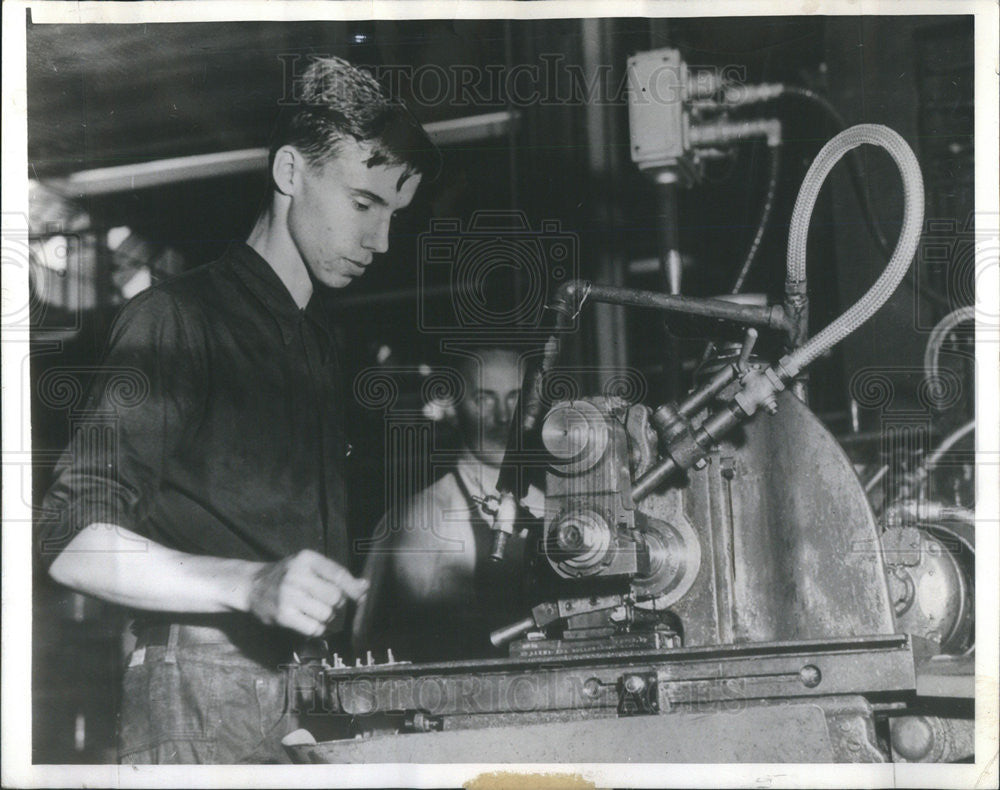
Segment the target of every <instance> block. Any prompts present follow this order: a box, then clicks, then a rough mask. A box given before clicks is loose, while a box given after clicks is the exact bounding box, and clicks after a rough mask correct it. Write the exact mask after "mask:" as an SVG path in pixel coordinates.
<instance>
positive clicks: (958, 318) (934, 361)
mask: <svg viewBox="0 0 1000 790" xmlns="http://www.w3.org/2000/svg"><path fill="white" fill-rule="evenodd" d="M975 318H976V308H974V307H972V306H971V305H970V306H968V307H959V308H958V309H957V310H954V311H952V312H950V313H948V315H946V316H945V317H944V318H942V319H941V320H940V321H939V322H938V324H937V326H935V327H934V329H933V330H931V336H930V338H929V339H928V341H927V350H926V351H924V375H925V376H926V377H927V378H928V379H929V380H931V381H936V380H937V375H938V357H939V356H940V354H941V346H942V344H943V343H944V341H945V338H946V337H948V333H949V332H950V331H951V330H952V329H954V328H955V327H956V326H958V325H959V324H961V323H964V322H965V321H974V320H975Z"/></svg>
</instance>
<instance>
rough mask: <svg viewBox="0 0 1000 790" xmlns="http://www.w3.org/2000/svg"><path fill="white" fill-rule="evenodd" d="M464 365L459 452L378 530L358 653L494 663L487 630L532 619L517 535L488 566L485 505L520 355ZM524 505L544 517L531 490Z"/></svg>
mask: <svg viewBox="0 0 1000 790" xmlns="http://www.w3.org/2000/svg"><path fill="white" fill-rule="evenodd" d="M460 360H461V361H460V362H458V364H457V368H458V372H460V373H461V376H462V380H463V382H464V388H463V394H462V397H461V399H460V400H459V401H458V403H457V404H455V416H456V419H457V423H458V428H459V432H460V433H461V437H462V443H463V449H462V454H461V456H460V457H459V459H458V461H457V463H456V464H455V467H454V469H452V470H451V471H449V472H448V473H447V474H445V475H444V476H443V477H441V478H440V479H439V480H437V481H436V482H435V483H433V484H432V485H431V486H429V487H428V488H426V489H424V490H423V491H421V492H420V493H419V494H417V495H416V496H415V497H413V499H412V500H411V501H410V502H407V503H405V504H404V506H403V507H402V508H399V509H397V510H394V511H390V512H389V513H388V514H386V517H385V518H384V519H383V520H382V521H381V522H380V523H379V525H378V526H377V527H376V529H375V532H374V534H373V542H372V545H371V546H370V554H369V558H368V560H367V562H366V564H365V572H364V578H365V580H366V581H368V582H369V583H370V585H371V588H370V591H369V593H368V595H367V596H366V598H365V601H364V603H363V606H361V607H360V609H359V611H358V614H357V616H356V617H355V620H354V629H353V631H354V640H355V645H356V647H357V648H358V649H359V650H361V649H366V648H374V649H376V650H380V649H381V650H384V649H386V648H392V649H393V650H394V654H395V655H396V656H397V657H399V658H400V659H405V660H421V661H430V660H444V659H459V658H480V657H488V656H491V655H496V651H495V649H494V648H493V647H492V646H491V644H490V640H489V634H490V631H491V630H493V629H495V628H499V627H501V626H504V625H509V624H510V623H511V622H513V621H516V620H519V619H521V618H523V617H524V616H525V615H526V614H527V613H528V608H529V606H530V604H529V603H528V602H527V600H526V599H525V597H524V595H523V594H522V593H523V592H524V590H523V585H524V584H525V583H526V582H527V581H528V579H527V578H526V574H525V566H524V563H525V559H526V558H525V548H526V547H525V542H526V541H525V539H524V538H523V537H521V536H516V537H515V538H514V539H513V540H512V542H511V544H510V546H509V551H508V552H507V556H506V558H505V560H504V561H503V562H502V563H496V562H492V561H490V559H489V552H490V545H491V541H492V533H491V531H490V527H489V524H490V522H491V521H492V518H493V517H492V515H490V514H489V513H488V512H486V511H485V510H484V509H483V507H482V501H483V499H484V498H485V497H486V496H488V495H489V494H492V493H494V492H495V491H496V485H497V478H498V476H499V473H500V464H501V462H502V461H503V456H504V450H505V449H506V446H507V434H508V431H509V429H510V423H511V419H512V417H513V411H514V406H515V404H516V403H517V398H518V395H519V392H520V387H521V376H522V359H521V354H520V353H519V352H517V351H514V350H510V349H505V348H502V347H492V346H484V347H483V348H482V349H481V350H480V351H478V352H477V353H476V354H475V356H474V357H473V356H469V357H462V358H460ZM526 504H527V506H528V507H529V509H530V510H531V512H532V513H533V515H535V516H536V517H540V516H541V515H542V513H543V511H544V507H545V501H544V495H543V494H542V492H541V491H539V490H538V489H537V488H535V487H534V486H532V487H531V488H530V489H529V493H528V496H527V498H526Z"/></svg>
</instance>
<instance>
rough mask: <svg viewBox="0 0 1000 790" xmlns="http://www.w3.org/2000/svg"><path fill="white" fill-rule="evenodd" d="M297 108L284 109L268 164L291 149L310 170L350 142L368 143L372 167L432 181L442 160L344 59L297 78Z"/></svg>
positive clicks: (400, 108) (415, 126) (404, 113)
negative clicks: (399, 168)
mask: <svg viewBox="0 0 1000 790" xmlns="http://www.w3.org/2000/svg"><path fill="white" fill-rule="evenodd" d="M295 82H296V84H295V88H296V90H295V93H294V103H293V104H290V105H287V106H285V107H283V108H282V110H281V113H280V114H279V116H278V120H277V123H276V124H275V128H274V132H273V134H272V136H271V146H270V157H269V164H271V165H273V164H274V155H275V153H276V152H277V151H278V149H279V148H281V147H282V146H283V145H293V146H295V147H296V148H297V149H298V150H299V151H301V152H302V153H303V154H304V155H305V157H306V159H307V160H308V161H309V163H310V164H312V165H322V164H325V163H327V162H329V161H330V160H332V159H333V158H334V157H335V156H336V155H337V152H338V151H339V149H340V144H341V142H342V141H343V140H345V139H347V138H353V139H354V140H356V141H357V142H359V143H367V144H369V145H370V146H371V148H372V155H371V156H370V157H369V159H368V161H367V165H368V167H376V166H378V165H388V166H395V165H403V166H404V167H405V168H406V173H407V175H410V174H412V173H420V174H421V175H422V176H423V177H424V180H425V181H427V180H432V179H433V178H434V177H435V176H437V174H438V170H439V169H440V167H441V154H440V152H439V151H438V149H437V147H436V146H435V145H434V143H433V142H431V139H430V137H428V136H427V133H426V132H425V131H424V130H423V127H421V125H420V124H419V123H418V122H417V120H416V119H415V118H414V117H413V116H412V115H411V114H410V111H409V110H408V109H407V108H406V105H404V104H403V102H402V101H397V100H394V99H392V98H391V97H390V96H389V95H388V94H387V93H386V92H385V91H384V90H383V89H382V86H381V85H379V83H378V82H377V81H376V80H375V78H374V77H372V76H371V74H369V73H368V72H367V71H363V70H362V69H359V68H357V67H355V66H353V65H351V64H350V63H348V62H347V61H346V60H343V59H342V58H336V57H328V58H314V59H313V61H312V63H310V64H309V66H308V67H307V68H306V70H305V71H304V72H303V73H302V75H301V76H299V77H298V78H296V81H295Z"/></svg>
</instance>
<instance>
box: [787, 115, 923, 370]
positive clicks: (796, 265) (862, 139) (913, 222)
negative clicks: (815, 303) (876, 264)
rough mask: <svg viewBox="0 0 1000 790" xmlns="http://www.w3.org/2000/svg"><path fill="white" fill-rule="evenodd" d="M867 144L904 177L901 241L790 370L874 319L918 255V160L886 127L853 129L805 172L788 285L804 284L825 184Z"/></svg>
mask: <svg viewBox="0 0 1000 790" xmlns="http://www.w3.org/2000/svg"><path fill="white" fill-rule="evenodd" d="M865 144H868V145H878V146H881V147H882V148H884V149H885V150H886V151H888V153H889V155H890V156H892V158H893V160H894V161H895V162H896V166H897V167H898V168H899V171H900V175H901V176H902V178H903V227H902V230H901V231H900V235H899V241H898V242H897V243H896V249H895V251H894V252H893V254H892V258H891V259H890V260H889V263H888V265H887V266H886V267H885V270H884V271H883V272H882V275H881V276H880V277H879V278H878V280H877V281H876V282H875V284H874V285H873V286H872V287H871V288H870V289H869V290H868V292H867V293H866V294H865V295H864V296H862V297H861V299H859V300H858V301H857V302H856V303H855V304H854V305H853V306H852V307H851V308H850V309H849V310H847V312H845V313H844V314H843V315H841V316H840V317H839V318H837V319H836V320H835V321H834V322H833V323H831V324H830V325H829V326H827V327H826V328H825V329H824V330H823V331H822V332H820V333H819V334H818V335H816V336H815V337H813V338H812V339H811V340H809V341H808V342H807V343H806V344H805V345H803V346H801V347H800V348H798V349H796V350H795V351H793V352H792V353H791V354H790V355H789V356H788V357H787V364H786V367H789V366H790V367H793V368H794V369H796V370H801V369H802V368H804V367H805V366H806V365H808V364H809V363H810V362H812V361H813V360H815V359H816V358H817V357H819V356H821V355H822V354H824V353H826V352H827V351H828V350H829V349H831V348H833V347H834V346H835V345H836V344H837V343H839V342H840V341H841V340H843V339H844V338H845V337H847V336H848V335H849V334H851V332H853V331H854V330H855V329H857V328H858V327H859V326H861V325H862V324H863V323H864V322H865V321H867V320H868V319H869V318H871V317H872V316H873V315H874V314H875V312H876V311H877V310H878V309H879V308H880V307H881V306H882V305H883V304H885V302H886V301H887V300H888V298H889V297H890V296H891V295H892V293H893V291H895V290H896V288H897V287H898V286H899V283H900V281H901V280H902V279H903V277H904V276H905V275H906V272H907V270H908V269H909V268H910V263H911V262H912V260H913V256H914V254H915V253H916V251H917V242H918V241H919V239H920V228H921V226H922V225H923V222H924V181H923V177H922V176H921V174H920V166H919V165H918V164H917V158H916V156H914V154H913V151H912V150H911V149H910V147H909V146H908V145H907V144H906V141H905V140H903V138H902V137H900V136H899V135H898V134H897V133H896V132H894V131H893V130H892V129H890V128H889V127H887V126H881V125H878V124H861V125H859V126H852V127H851V128H850V129H847V130H845V131H843V132H841V133H840V134H838V135H837V136H836V137H834V138H833V139H832V140H830V142H828V143H827V144H826V145H825V146H823V149H822V150H821V151H820V152H819V154H818V155H817V157H816V160H815V161H814V162H813V163H812V166H811V167H810V168H809V172H808V173H806V177H805V180H804V181H803V183H802V189H801V190H800V191H799V196H798V198H797V199H796V201H795V210H794V211H793V212H792V224H791V230H790V231H789V236H788V282H789V283H792V284H794V283H802V282H804V281H805V278H806V239H807V237H808V235H809V222H810V220H811V219H812V212H813V208H814V207H815V205H816V199H817V197H818V196H819V191H820V188H821V187H822V186H823V182H824V181H826V177H827V176H828V175H829V174H830V171H831V170H832V169H833V166H834V165H835V164H837V162H838V161H840V159H841V157H843V156H844V154H846V153H847V152H848V151H850V150H852V149H854V148H857V147H858V146H859V145H865Z"/></svg>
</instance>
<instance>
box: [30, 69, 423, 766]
mask: <svg viewBox="0 0 1000 790" xmlns="http://www.w3.org/2000/svg"><path fill="white" fill-rule="evenodd" d="M300 88H301V90H300V91H299V95H298V96H297V99H298V102H297V103H296V104H295V105H294V106H290V107H286V108H284V109H283V115H282V117H281V118H280V120H279V123H278V125H277V127H276V130H275V134H274V137H273V141H272V146H271V156H270V162H271V179H272V193H271V200H270V203H269V205H268V207H267V208H266V209H265V210H264V211H263V212H262V214H261V215H260V217H259V218H258V220H257V222H256V224H255V225H254V228H253V230H252V231H251V233H250V236H249V238H248V239H247V242H246V244H235V245H233V246H231V247H230V249H229V250H228V251H227V252H226V254H225V255H224V256H223V257H222V258H221V259H220V260H218V261H215V262H214V263H211V264H209V265H207V266H203V267H199V268H197V269H194V270H192V271H191V272H189V273H187V274H185V275H182V276H181V277H178V278H175V279H173V280H171V281H168V282H166V283H163V284H162V285H160V286H157V287H154V288H152V289H150V290H149V291H146V292H145V293H143V294H141V295H140V296H138V297H137V298H135V299H134V300H132V301H131V302H130V303H129V304H128V305H126V307H125V308H124V309H123V310H122V312H121V314H120V315H119V317H118V319H117V321H116V323H115V326H114V328H113V330H112V333H111V339H110V343H109V346H108V350H107V354H106V358H105V362H104V368H103V371H102V373H100V374H99V375H98V377H97V380H96V382H95V383H94V385H93V388H92V391H91V395H90V399H89V401H88V406H89V411H88V413H89V414H94V415H105V416H106V417H109V418H110V424H111V425H113V434H112V436H113V439H112V440H111V441H101V442H94V441H93V440H92V439H91V438H88V437H92V436H93V433H92V432H90V433H88V432H78V433H77V435H76V436H75V437H74V439H73V442H72V444H71V445H70V447H69V449H68V450H67V452H66V454H65V455H64V457H63V459H62V460H61V461H60V464H59V467H58V469H57V478H56V482H55V484H54V486H53V487H52V489H51V490H50V492H49V493H48V495H47V497H46V499H45V502H44V506H43V507H44V510H45V511H46V512H47V513H49V514H52V515H53V518H51V519H49V520H48V521H46V523H45V524H43V528H42V536H41V544H40V545H41V550H42V557H43V561H44V562H45V563H46V564H48V565H49V572H50V574H51V576H52V577H53V578H54V579H55V580H56V581H58V582H61V583H63V584H65V585H68V586H69V587H72V588H73V589H76V590H79V591H81V592H84V593H88V594H90V595H95V596H98V597H100V598H103V599H105V600H107V601H111V602H113V603H117V604H121V605H124V606H128V607H131V608H134V609H137V610H140V617H139V618H138V621H137V624H138V627H137V639H138V643H137V649H136V651H135V652H134V653H133V655H132V658H131V662H130V666H129V668H128V670H127V672H126V676H125V680H124V694H123V703H122V715H121V728H120V741H119V747H120V759H121V760H122V761H123V762H130V763H149V762H216V763H233V762H243V761H250V762H267V761H284V760H286V757H285V754H284V752H283V750H282V749H281V747H280V739H281V738H282V736H283V735H285V734H286V733H287V732H289V731H290V730H291V729H294V727H295V721H294V716H293V715H292V711H291V708H290V699H289V694H288V689H287V687H286V675H285V673H282V672H281V670H280V669H279V666H280V665H281V664H282V663H288V662H289V661H290V660H291V659H292V653H293V650H294V649H295V647H296V645H298V644H301V643H302V641H303V640H304V639H305V638H306V637H321V636H324V635H329V636H330V637H331V639H335V638H336V634H337V632H338V631H340V630H342V629H343V624H342V620H343V617H340V615H341V614H342V613H343V611H344V607H345V605H346V603H347V601H348V599H355V600H357V599H358V598H360V597H361V596H362V595H363V594H364V592H365V590H366V586H367V585H366V583H365V582H364V581H362V580H359V579H356V578H354V577H353V576H352V575H351V574H350V572H349V571H348V570H347V568H346V565H347V563H348V559H347V558H348V554H347V550H348V547H347V545H346V544H347V539H346V534H347V531H346V524H345V514H346V507H345V501H344V493H345V492H344V477H343V463H344V458H345V456H346V454H347V452H348V451H349V445H348V444H347V441H346V439H345V435H344V432H343V425H342V418H343V394H342V390H341V384H342V382H341V381H340V378H341V374H340V371H339V368H338V363H337V354H336V349H335V348H334V345H333V341H332V337H331V335H330V327H329V321H328V317H327V316H326V315H325V314H324V309H323V306H322V302H321V299H320V298H319V295H318V294H317V293H315V291H316V285H317V284H319V285H320V286H323V287H328V288H343V287H344V286H346V285H348V284H349V283H350V282H352V281H353V280H354V279H356V278H358V277H360V276H362V274H364V271H365V268H366V267H367V266H368V265H369V264H371V262H372V260H373V258H374V256H376V255H377V254H379V253H383V252H385V251H386V249H387V247H388V233H389V226H390V222H391V220H392V217H393V214H394V213H395V212H396V211H398V210H400V209H402V208H405V207H406V206H407V205H408V204H409V203H410V202H411V201H412V200H413V197H414V193H415V192H416V190H417V187H418V185H419V184H420V181H421V178H422V177H425V176H431V175H433V174H434V172H435V171H436V169H437V167H438V153H437V151H436V150H435V149H434V146H433V144H432V143H431V142H430V140H429V138H428V137H427V136H426V134H425V133H424V132H423V130H422V129H421V128H420V126H419V124H417V123H416V121H415V120H413V118H412V117H411V116H410V115H409V113H408V112H407V111H406V110H405V108H403V107H402V106H401V105H399V104H397V103H394V102H392V101H391V100H390V99H389V98H388V97H387V96H386V95H385V94H384V93H383V91H382V90H381V88H380V87H379V85H378V83H376V82H375V81H374V80H373V79H372V78H371V77H370V76H369V75H368V74H366V73H365V72H362V71H360V70H358V69H355V68H354V67H352V66H351V65H350V64H348V63H346V62H345V61H342V60H340V59H337V58H329V59H321V60H316V61H314V62H313V63H312V64H311V65H310V66H309V68H308V69H307V70H306V71H305V73H304V74H303V76H302V78H301V83H300ZM123 374H124V375H125V376H126V377H131V380H132V381H133V383H134V384H135V385H136V386H137V387H138V389H137V390H133V391H132V392H131V393H127V394H126V395H124V396H123V394H122V392H121V391H119V390H118V388H117V386H116V384H117V383H119V382H121V381H122V378H121V377H122V375H123ZM116 377H117V378H116ZM129 395H131V396H132V397H131V398H130V397H128V396H129ZM338 618H339V619H338Z"/></svg>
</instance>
